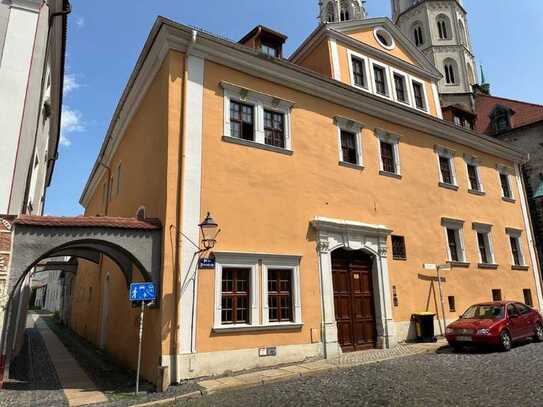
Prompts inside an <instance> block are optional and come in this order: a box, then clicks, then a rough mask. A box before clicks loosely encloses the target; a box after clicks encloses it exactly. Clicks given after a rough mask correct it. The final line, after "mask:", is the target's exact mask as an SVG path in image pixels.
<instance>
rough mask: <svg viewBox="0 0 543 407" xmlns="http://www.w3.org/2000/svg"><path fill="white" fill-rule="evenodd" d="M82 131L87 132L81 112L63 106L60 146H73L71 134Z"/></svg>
mask: <svg viewBox="0 0 543 407" xmlns="http://www.w3.org/2000/svg"><path fill="white" fill-rule="evenodd" d="M82 131H85V123H84V122H83V115H82V114H81V112H79V111H77V110H74V109H71V108H70V107H69V106H63V108H62V118H61V121H60V145H62V146H64V147H69V146H71V145H72V140H71V139H70V134H71V133H78V132H82Z"/></svg>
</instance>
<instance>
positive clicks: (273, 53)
mask: <svg viewBox="0 0 543 407" xmlns="http://www.w3.org/2000/svg"><path fill="white" fill-rule="evenodd" d="M260 51H262V53H263V54H266V55H268V56H270V57H277V56H279V51H278V49H277V48H276V47H274V46H273V45H270V44H266V43H262V45H261V46H260Z"/></svg>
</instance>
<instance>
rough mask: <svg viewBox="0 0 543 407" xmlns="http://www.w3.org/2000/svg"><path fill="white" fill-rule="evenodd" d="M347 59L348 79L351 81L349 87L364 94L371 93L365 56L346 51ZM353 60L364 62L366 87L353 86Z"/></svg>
mask: <svg viewBox="0 0 543 407" xmlns="http://www.w3.org/2000/svg"><path fill="white" fill-rule="evenodd" d="M347 58H349V64H348V65H349V77H350V79H351V85H352V86H353V87H355V88H357V89H362V90H364V91H366V92H369V93H373V86H372V83H371V82H372V76H371V75H370V60H369V58H368V57H367V56H365V55H362V54H359V53H357V52H354V51H351V50H347ZM353 58H358V59H360V60H362V61H364V75H365V77H366V87H363V86H358V85H355V83H354V68H353Z"/></svg>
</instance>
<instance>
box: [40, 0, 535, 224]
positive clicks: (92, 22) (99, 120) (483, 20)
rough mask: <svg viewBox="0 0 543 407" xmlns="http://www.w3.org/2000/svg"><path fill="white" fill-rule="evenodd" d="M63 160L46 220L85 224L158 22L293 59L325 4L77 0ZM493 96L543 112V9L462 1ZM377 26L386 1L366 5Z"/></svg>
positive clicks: (531, 2) (507, 0)
mask: <svg viewBox="0 0 543 407" xmlns="http://www.w3.org/2000/svg"><path fill="white" fill-rule="evenodd" d="M71 2H72V9H73V11H72V14H71V16H70V20H69V25H70V26H69V31H68V49H67V60H66V80H65V82H66V83H65V99H64V114H63V134H62V143H61V146H60V159H59V161H58V162H57V165H56V168H55V173H54V175H53V182H52V185H51V188H49V190H48V196H47V201H46V210H45V213H46V214H49V215H77V214H80V213H82V212H83V208H82V207H81V206H80V205H79V203H78V202H79V197H80V194H81V191H82V190H83V187H84V185H85V182H86V180H87V177H88V175H89V173H90V170H91V168H92V166H93V164H94V161H95V159H96V156H97V154H98V151H99V149H100V145H101V143H102V139H103V137H104V135H105V132H106V130H107V128H108V126H109V122H110V120H111V116H112V114H113V111H114V110H115V107H116V104H117V101H118V99H119V97H120V94H121V92H122V90H123V88H124V85H125V83H126V81H127V79H128V77H129V75H130V73H131V71H132V68H133V66H134V64H135V61H136V59H137V57H138V55H139V52H140V50H141V48H142V46H143V44H144V42H145V39H146V37H147V35H148V33H149V30H150V28H151V26H152V25H153V22H154V20H155V18H156V16H157V15H162V16H165V17H168V18H171V19H173V20H175V21H179V22H181V23H185V24H191V25H194V26H198V27H202V28H204V29H206V30H208V31H211V32H213V33H216V34H220V35H222V36H225V37H227V38H231V39H233V40H238V39H240V38H241V37H242V36H243V35H244V34H246V33H247V32H248V31H250V29H251V28H253V27H254V26H255V25H257V24H264V25H266V26H269V27H271V28H274V29H275V30H277V31H280V32H282V33H284V34H286V35H288V37H289V39H288V41H287V44H286V51H287V54H288V53H290V52H292V51H293V50H294V49H295V48H296V47H297V46H298V45H299V44H300V43H301V42H302V41H303V40H304V38H305V37H307V35H308V34H309V33H310V32H311V31H312V30H313V29H314V28H315V27H316V25H317V18H316V17H317V14H318V7H317V3H318V0H273V1H263V0H207V1H205V2H203V1H190V0H153V1H143V0H115V1H111V0H107V1H106V0H92V1H88V0H71ZM464 3H465V7H466V8H467V10H468V12H469V15H468V20H469V28H470V32H471V37H472V40H473V43H474V47H475V53H476V58H477V63H478V64H483V65H484V68H485V74H486V77H487V80H488V81H489V82H490V83H491V85H492V94H494V95H496V96H503V97H509V98H513V99H520V100H527V101H531V102H534V103H541V104H543V97H542V96H541V89H543V75H541V73H540V72H541V67H542V62H543V1H541V0H522V1H512V0H464ZM367 9H368V13H369V15H370V16H371V17H381V16H390V2H389V1H388V0H367Z"/></svg>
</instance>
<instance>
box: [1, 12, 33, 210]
mask: <svg viewBox="0 0 543 407" xmlns="http://www.w3.org/2000/svg"><path fill="white" fill-rule="evenodd" d="M37 21H38V13H37V10H36V11H32V10H30V9H26V8H18V7H15V6H12V8H11V12H10V16H9V21H8V26H7V31H6V38H5V44H4V50H3V54H2V64H1V65H0V89H1V90H2V91H1V92H0V112H1V113H0V129H2V134H1V137H2V142H1V143H0V213H4V214H5V213H7V211H8V204H9V196H10V191H11V184H12V178H13V170H14V164H15V157H16V154H17V145H18V140H19V133H20V128H21V122H22V114H23V109H24V103H25V95H26V88H27V81H28V75H29V70H30V62H31V59H32V51H33V48H34V38H35V32H36V24H37ZM17 209H18V208H17Z"/></svg>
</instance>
